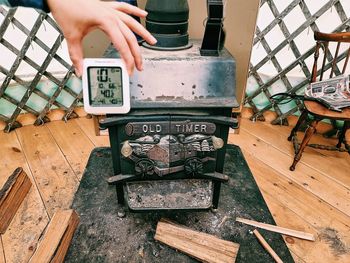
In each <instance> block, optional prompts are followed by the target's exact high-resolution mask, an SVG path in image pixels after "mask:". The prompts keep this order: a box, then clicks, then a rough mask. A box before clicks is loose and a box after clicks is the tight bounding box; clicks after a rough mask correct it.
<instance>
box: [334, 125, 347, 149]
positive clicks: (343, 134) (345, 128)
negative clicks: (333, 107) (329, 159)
mask: <svg viewBox="0 0 350 263" xmlns="http://www.w3.org/2000/svg"><path fill="white" fill-rule="evenodd" d="M349 127H350V122H348V121H345V122H344V125H343V129H342V130H341V132H340V135H339V141H338V144H337V148H340V147H341V144H342V143H343V142H344V139H345V134H346V131H347V129H349Z"/></svg>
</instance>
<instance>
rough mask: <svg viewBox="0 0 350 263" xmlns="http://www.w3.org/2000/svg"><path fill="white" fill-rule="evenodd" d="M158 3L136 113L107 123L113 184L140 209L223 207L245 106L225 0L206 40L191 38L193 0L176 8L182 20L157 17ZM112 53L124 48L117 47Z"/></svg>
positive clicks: (134, 93)
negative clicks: (230, 142) (229, 151)
mask: <svg viewBox="0 0 350 263" xmlns="http://www.w3.org/2000/svg"><path fill="white" fill-rule="evenodd" d="M152 2H154V1H148V3H151V4H147V6H146V10H147V8H148V9H149V10H148V11H149V16H148V20H147V21H146V25H147V27H148V29H149V30H150V31H151V33H153V34H154V35H155V36H156V38H158V44H157V45H156V46H155V47H148V46H144V47H141V48H142V54H143V59H144V71H142V72H136V73H135V74H134V75H133V76H132V77H131V80H130V89H131V111H130V112H129V113H128V114H126V115H118V116H107V118H106V119H104V120H102V121H101V123H100V125H101V126H102V127H104V128H108V130H109V137H110V143H111V147H112V158H113V167H114V173H115V176H113V177H111V178H110V179H109V183H111V184H115V185H116V189H117V196H118V202H119V203H127V205H128V207H129V208H130V209H131V210H133V211H144V210H164V209H165V210H172V209H177V210H178V209H186V210H187V209H208V208H216V207H217V206H218V202H219V195H220V186H221V183H222V182H225V181H227V180H228V177H227V176H226V175H224V174H222V172H223V167H224V161H225V152H226V144H227V138H228V133H229V128H233V129H236V128H238V121H237V120H236V119H235V118H233V117H231V115H232V114H231V113H232V108H236V107H238V106H239V105H238V104H237V101H236V97H235V60H234V58H233V57H232V56H231V54H230V53H229V52H228V51H227V50H226V49H225V48H222V46H223V38H224V37H223V36H224V33H223V30H222V14H223V6H222V2H221V1H209V6H208V7H209V13H208V15H209V17H208V20H207V27H206V33H205V37H204V39H203V41H202V42H200V41H195V40H193V41H192V40H190V41H188V35H187V25H186V23H187V19H188V6H187V1H179V2H181V4H182V7H184V8H182V9H181V10H180V11H179V9H178V6H177V7H176V8H175V11H174V10H173V11H174V12H178V13H181V15H179V16H178V17H179V19H176V18H174V17H176V16H174V15H169V12H170V11H172V10H170V11H169V10H167V12H168V13H166V14H168V15H164V13H161V14H160V15H159V17H157V15H155V14H154V7H155V6H157V5H154V3H152ZM161 2H167V1H161ZM171 2H176V1H170V3H171ZM211 2H215V4H213V5H210V3H211ZM220 3H221V4H220ZM165 6H166V5H165ZM168 6H172V5H171V4H169V5H168ZM183 9H185V13H186V9H187V13H186V15H185V16H183V13H184V10H183ZM210 10H212V11H210ZM168 17H171V20H172V21H167V18H168ZM160 20H161V21H160ZM164 20H165V21H164ZM163 22H164V23H163ZM169 24H171V26H170V31H169V32H167V34H165V32H164V25H166V26H167V27H169ZM184 24H185V26H184ZM174 28H175V29H176V28H177V29H176V30H174ZM184 39H185V40H186V39H187V40H186V41H184ZM105 56H106V57H109V58H113V57H118V53H117V52H116V51H115V50H114V49H113V47H110V48H108V50H107V51H106V54H105Z"/></svg>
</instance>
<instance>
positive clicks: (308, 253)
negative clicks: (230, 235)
mask: <svg viewBox="0 0 350 263" xmlns="http://www.w3.org/2000/svg"><path fill="white" fill-rule="evenodd" d="M244 155H245V158H246V160H247V162H248V164H249V167H250V169H251V170H252V172H253V174H254V177H255V179H256V181H257V183H258V185H259V188H260V190H261V191H262V193H263V196H264V198H265V200H266V202H267V204H268V206H269V209H270V210H271V212H272V215H273V216H274V218H275V220H276V222H277V224H278V225H279V226H284V227H289V228H292V229H296V230H301V231H305V232H310V233H313V234H315V235H316V237H317V238H316V242H309V241H303V240H299V239H295V238H290V237H288V238H285V239H286V242H287V244H288V246H289V247H290V249H291V250H292V251H294V253H295V254H297V255H298V256H299V257H301V258H303V259H304V260H305V261H306V262H311V261H316V262H322V260H326V261H324V262H344V261H343V260H345V259H346V258H348V257H349V256H350V251H343V247H342V245H340V244H343V246H345V247H346V244H349V243H350V227H349V225H348V221H349V217H348V216H346V215H344V213H342V212H340V211H337V210H336V209H334V208H333V207H332V206H331V205H329V204H327V203H325V202H324V201H322V200H321V199H320V198H318V197H316V196H315V195H314V194H312V193H311V192H309V191H307V190H306V189H305V188H303V187H301V186H300V185H298V184H296V183H294V182H293V181H292V180H290V179H288V178H286V177H285V176H283V175H281V174H280V173H278V172H277V171H275V170H273V169H271V167H270V166H268V165H266V164H265V163H263V162H261V161H260V160H259V159H257V158H255V157H254V156H253V155H252V154H251V153H249V152H247V151H244ZM329 215H331V216H329ZM329 232H333V233H336V238H337V240H338V241H339V245H340V246H339V247H332V246H330V245H329V244H328V243H327V242H328V241H329V240H328V239H325V238H323V237H324V235H326V234H329ZM320 248H322V250H320ZM320 251H323V253H320Z"/></svg>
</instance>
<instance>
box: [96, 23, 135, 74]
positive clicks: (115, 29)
mask: <svg viewBox="0 0 350 263" xmlns="http://www.w3.org/2000/svg"><path fill="white" fill-rule="evenodd" d="M110 21H113V22H112V23H108V24H104V25H102V26H101V29H102V30H103V31H104V32H105V33H106V34H107V35H108V37H109V38H110V39H111V41H112V43H113V45H114V47H115V48H116V49H117V50H118V51H119V54H120V56H121V57H122V59H123V60H124V63H125V66H126V69H127V70H128V73H129V75H131V74H132V72H133V71H134V67H135V61H134V56H133V55H132V53H131V50H130V47H129V44H128V41H127V40H126V37H125V36H124V34H123V33H122V31H121V29H120V28H121V26H120V24H121V23H123V22H122V21H120V20H119V21H118V20H117V19H113V20H110ZM129 41H132V40H131V39H130V40H129ZM134 42H136V44H137V41H136V39H135V40H134Z"/></svg>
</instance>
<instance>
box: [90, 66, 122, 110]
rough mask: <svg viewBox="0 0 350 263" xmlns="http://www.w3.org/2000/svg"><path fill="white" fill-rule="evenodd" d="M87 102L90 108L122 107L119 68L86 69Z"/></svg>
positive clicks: (120, 70) (120, 71)
mask: <svg viewBox="0 0 350 263" xmlns="http://www.w3.org/2000/svg"><path fill="white" fill-rule="evenodd" d="M87 71H88V72H87V73H88V86H89V89H90V92H89V95H90V96H89V97H90V98H89V100H90V105H91V106H92V107H101V106H123V79H122V69H121V68H120V67H88V70H87Z"/></svg>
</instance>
